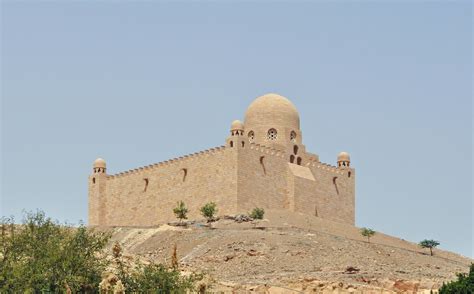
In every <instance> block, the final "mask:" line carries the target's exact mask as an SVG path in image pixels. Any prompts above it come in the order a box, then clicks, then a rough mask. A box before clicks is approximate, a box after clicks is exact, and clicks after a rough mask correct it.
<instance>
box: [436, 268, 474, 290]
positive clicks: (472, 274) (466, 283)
mask: <svg viewBox="0 0 474 294" xmlns="http://www.w3.org/2000/svg"><path fill="white" fill-rule="evenodd" d="M457 276H458V280H457V281H452V282H449V283H447V284H443V286H442V287H441V288H440V289H439V293H440V294H464V293H465V294H468V293H469V294H470V293H474V264H471V268H470V269H469V274H468V275H466V274H457Z"/></svg>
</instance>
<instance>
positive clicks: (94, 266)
mask: <svg viewBox="0 0 474 294" xmlns="http://www.w3.org/2000/svg"><path fill="white" fill-rule="evenodd" d="M0 230H1V236H0V240H1V241H0V250H1V251H0V292H8V293H20V292H21V293H23V292H54V293H63V292H64V293H65V292H66V291H67V290H68V289H69V290H70V291H72V292H73V293H76V292H85V293H89V292H90V293H92V292H94V291H95V289H96V285H97V284H98V283H99V282H100V280H101V273H102V272H103V271H104V269H105V267H106V266H107V261H106V260H105V259H101V258H100V256H99V253H100V252H102V250H103V248H104V247H105V246H106V244H107V242H108V240H109V238H110V235H109V234H106V233H98V232H94V231H90V230H87V228H86V227H84V226H83V225H80V226H79V227H78V228H70V227H69V228H68V227H66V226H63V225H60V224H59V223H57V222H54V221H52V220H51V218H47V217H46V216H45V214H44V212H40V211H39V212H36V213H31V212H30V213H26V215H25V219H24V221H23V225H22V226H20V225H14V223H13V220H12V219H6V218H2V219H1V222H0Z"/></svg>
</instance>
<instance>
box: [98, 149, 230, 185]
mask: <svg viewBox="0 0 474 294" xmlns="http://www.w3.org/2000/svg"><path fill="white" fill-rule="evenodd" d="M224 150H226V147H225V146H218V147H213V148H209V149H206V150H202V151H198V152H195V153H192V154H187V155H184V156H180V157H176V158H172V159H169V160H165V161H161V162H158V163H153V164H150V165H146V166H143V167H138V168H134V169H130V170H127V171H123V172H119V173H117V174H113V175H108V176H107V179H115V178H120V177H124V176H127V175H132V174H139V173H141V172H145V171H152V170H155V169H159V168H161V167H165V166H171V165H179V164H182V163H186V162H188V161H189V160H196V159H201V158H203V157H206V156H212V155H214V154H216V153H219V152H223V151H224Z"/></svg>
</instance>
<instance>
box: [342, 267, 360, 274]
mask: <svg viewBox="0 0 474 294" xmlns="http://www.w3.org/2000/svg"><path fill="white" fill-rule="evenodd" d="M359 271H360V269H358V268H356V267H353V266H348V267H346V270H345V271H344V273H345V274H355V273H357V272H359Z"/></svg>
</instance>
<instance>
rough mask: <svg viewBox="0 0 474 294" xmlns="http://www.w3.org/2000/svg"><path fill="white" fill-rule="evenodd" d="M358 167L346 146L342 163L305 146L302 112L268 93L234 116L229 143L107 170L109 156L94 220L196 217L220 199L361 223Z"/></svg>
mask: <svg viewBox="0 0 474 294" xmlns="http://www.w3.org/2000/svg"><path fill="white" fill-rule="evenodd" d="M354 197H355V172H354V169H353V168H352V167H351V166H350V157H349V154H347V153H346V152H341V153H340V154H339V155H338V157H337V165H336V166H332V165H329V164H326V163H322V162H320V161H319V157H318V155H316V154H312V153H309V152H307V151H306V148H305V146H304V145H303V134H302V132H301V130H300V118H299V114H298V111H297V109H296V108H295V106H294V105H293V104H292V103H291V102H290V101H289V100H288V99H286V98H285V97H282V96H279V95H277V94H267V95H264V96H261V97H259V98H257V99H256V100H255V101H254V102H252V103H251V104H250V106H249V107H248V109H247V111H246V113H245V120H244V123H242V122H240V121H238V120H236V121H234V122H232V125H231V128H230V135H229V136H228V137H227V139H226V144H225V146H220V147H216V148H211V149H209V150H205V151H201V152H197V153H194V154H190V155H185V156H182V157H179V158H175V159H171V160H167V161H164V162H160V163H156V164H152V165H148V166H145V167H140V168H136V169H133V170H129V171H125V172H121V173H118V174H115V175H108V174H107V169H106V163H105V161H104V160H103V159H100V158H99V159H97V160H96V161H95V162H94V167H93V172H92V174H91V175H90V177H89V225H92V226H153V225H156V224H159V223H163V222H167V221H171V220H175V216H174V214H173V208H174V207H176V203H177V202H178V201H180V200H182V201H184V202H185V203H186V206H187V207H188V209H189V217H190V218H197V217H199V208H200V207H201V206H202V205H204V204H205V203H207V202H209V201H214V202H215V203H216V204H217V207H218V209H219V214H236V213H245V212H248V211H250V210H252V209H253V208H255V207H262V208H265V209H275V210H290V211H294V212H300V213H304V214H309V215H313V216H317V217H321V218H324V219H328V220H332V221H336V222H342V223H348V224H354V221H355V220H354V206H355V199H354Z"/></svg>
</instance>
